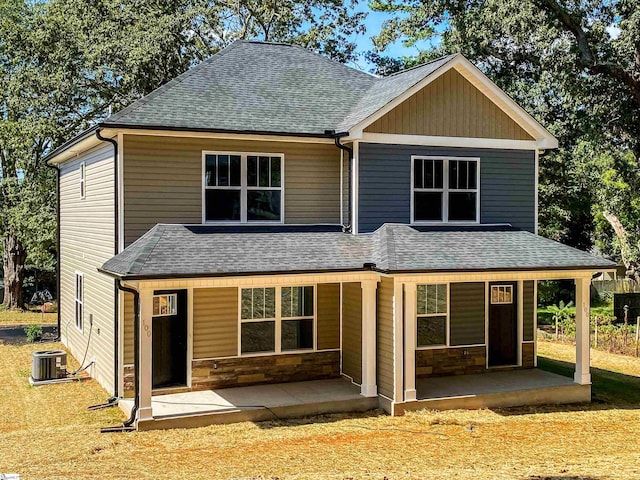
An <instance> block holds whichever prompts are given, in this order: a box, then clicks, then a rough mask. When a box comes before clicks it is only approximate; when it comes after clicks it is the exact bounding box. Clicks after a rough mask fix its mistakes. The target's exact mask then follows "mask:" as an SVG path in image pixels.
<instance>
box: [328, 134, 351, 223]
mask: <svg viewBox="0 0 640 480" xmlns="http://www.w3.org/2000/svg"><path fill="white" fill-rule="evenodd" d="M327 133H329V132H327ZM330 133H331V134H332V135H333V136H334V141H335V143H336V147H338V148H339V149H340V150H344V151H345V152H347V159H348V160H347V161H348V163H349V168H348V174H347V185H349V195H347V201H348V204H347V205H348V206H347V214H348V215H349V223H348V224H347V225H343V226H342V229H343V231H345V232H351V230H352V229H351V222H352V220H353V219H352V218H351V214H352V212H351V205H352V203H351V202H352V201H353V200H352V198H351V197H352V195H353V192H352V191H351V190H352V188H351V176H352V175H353V174H352V170H353V148H351V147H347V146H346V145H343V144H342V143H340V139H341V138H342V137H346V136H347V135H348V133H340V134H336V133H335V131H331V132H330ZM340 188H343V185H340ZM340 208H342V205H340Z"/></svg>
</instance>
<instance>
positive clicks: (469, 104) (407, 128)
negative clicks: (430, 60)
mask: <svg viewBox="0 0 640 480" xmlns="http://www.w3.org/2000/svg"><path fill="white" fill-rule="evenodd" d="M364 131H365V132H370V133H390V134H403V135H429V136H444V137H468V138H500V139H510V140H533V139H534V138H533V137H532V136H531V135H530V134H528V133H527V132H526V131H525V130H524V129H523V128H522V127H521V126H520V125H519V124H518V123H517V122H516V121H514V120H513V119H512V118H511V117H509V115H507V114H506V113H505V112H504V111H503V110H502V109H500V107H498V105H496V104H495V103H494V102H493V101H491V100H490V99H489V98H488V97H487V96H486V95H485V94H484V93H482V92H481V91H480V90H478V88H476V87H475V86H474V85H473V84H471V82H469V81H468V80H467V79H466V78H464V77H463V76H462V75H461V74H460V73H459V72H458V71H457V70H456V69H455V68H451V69H448V70H447V71H446V72H445V73H443V74H442V75H440V76H438V77H437V78H436V79H435V80H433V81H432V82H430V83H429V84H428V85H426V86H425V87H423V88H422V89H420V90H418V91H417V92H416V93H414V94H413V95H411V96H410V97H409V98H407V99H406V100H404V101H403V102H402V103H400V104H399V105H398V106H396V107H395V108H393V109H392V110H391V111H389V112H387V113H385V114H384V115H383V116H382V117H380V118H378V119H377V120H376V121H374V122H373V123H372V124H371V125H369V126H368V127H366V128H365V129H364Z"/></svg>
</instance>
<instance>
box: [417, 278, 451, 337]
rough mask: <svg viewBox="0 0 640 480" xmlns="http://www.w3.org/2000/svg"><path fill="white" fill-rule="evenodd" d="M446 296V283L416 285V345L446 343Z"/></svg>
mask: <svg viewBox="0 0 640 480" xmlns="http://www.w3.org/2000/svg"><path fill="white" fill-rule="evenodd" d="M447 298H448V286H447V284H431V285H418V286H417V288H416V301H417V305H416V313H417V322H416V323H417V340H416V346H417V347H434V346H446V345H447V324H448V320H447V319H448V316H447V315H448V303H449V302H448V301H447Z"/></svg>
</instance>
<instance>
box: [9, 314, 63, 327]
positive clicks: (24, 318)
mask: <svg viewBox="0 0 640 480" xmlns="http://www.w3.org/2000/svg"><path fill="white" fill-rule="evenodd" d="M57 321H58V314H57V313H45V314H44V316H43V315H42V313H40V312H19V311H11V310H0V327H2V326H7V325H27V324H29V325H31V324H33V323H39V324H42V325H44V324H55V323H56V322H57Z"/></svg>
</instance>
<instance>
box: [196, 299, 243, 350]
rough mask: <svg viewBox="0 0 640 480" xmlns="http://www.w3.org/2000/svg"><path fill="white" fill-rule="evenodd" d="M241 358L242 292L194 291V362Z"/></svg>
mask: <svg viewBox="0 0 640 480" xmlns="http://www.w3.org/2000/svg"><path fill="white" fill-rule="evenodd" d="M236 355H238V289H237V288H235V287H231V288H195V289H194V290H193V358H194V359H202V358H216V357H234V356H236Z"/></svg>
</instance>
